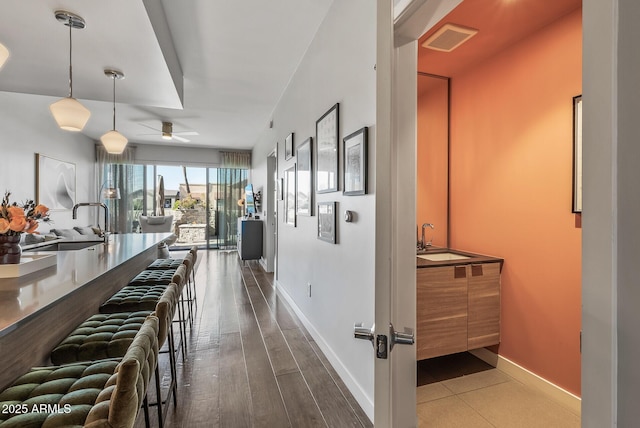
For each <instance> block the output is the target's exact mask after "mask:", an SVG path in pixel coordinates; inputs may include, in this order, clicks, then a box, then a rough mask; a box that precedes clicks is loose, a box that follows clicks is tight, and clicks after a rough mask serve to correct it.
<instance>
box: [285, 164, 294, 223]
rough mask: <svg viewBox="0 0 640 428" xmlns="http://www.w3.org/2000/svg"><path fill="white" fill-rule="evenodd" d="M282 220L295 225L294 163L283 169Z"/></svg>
mask: <svg viewBox="0 0 640 428" xmlns="http://www.w3.org/2000/svg"><path fill="white" fill-rule="evenodd" d="M284 222H285V224H288V225H290V226H293V227H296V165H295V164H294V165H293V166H291V167H289V168H287V169H286V170H285V171H284Z"/></svg>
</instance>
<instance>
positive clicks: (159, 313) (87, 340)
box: [51, 283, 179, 426]
mask: <svg viewBox="0 0 640 428" xmlns="http://www.w3.org/2000/svg"><path fill="white" fill-rule="evenodd" d="M177 290H178V287H177V285H176V284H173V283H172V284H169V286H168V287H167V288H166V290H165V292H164V293H163V294H162V296H161V298H160V300H159V301H158V303H157V305H156V307H155V311H154V312H149V311H138V312H122V313H113V314H96V315H93V316H91V317H89V318H88V319H87V320H86V321H84V322H83V323H82V324H80V325H79V326H78V327H77V328H76V329H75V330H74V331H73V332H72V333H71V334H70V335H69V336H67V338H66V339H64V340H63V341H62V342H61V343H60V344H59V345H57V346H56V347H55V348H54V349H53V351H52V352H51V361H52V362H53V364H56V365H62V364H69V363H77V362H80V361H96V360H101V359H106V358H122V357H123V356H124V355H125V354H126V352H127V351H128V349H129V347H130V346H131V344H132V342H133V341H134V340H135V337H136V336H137V334H138V332H139V331H140V329H141V328H142V326H143V324H144V322H145V320H146V317H148V316H149V315H154V316H156V317H157V318H158V320H159V322H158V338H157V343H158V347H159V348H162V347H163V345H164V343H165V341H166V340H167V338H168V348H169V350H168V353H169V367H170V373H171V383H170V384H169V392H168V394H167V400H166V401H165V402H166V403H167V404H168V403H169V401H170V399H171V395H172V394H173V405H174V407H176V406H177V374H176V362H175V352H174V350H175V344H174V340H173V324H172V319H173V316H174V313H175V308H176V306H177V305H178V299H179V295H178V291H177ZM156 397H157V399H156V404H157V405H158V418H159V420H160V425H161V426H162V423H163V420H164V418H163V416H162V414H163V412H162V410H163V409H162V402H163V401H162V392H161V390H160V373H159V369H158V370H157V371H156ZM164 414H165V415H166V414H167V412H166V409H165V411H164Z"/></svg>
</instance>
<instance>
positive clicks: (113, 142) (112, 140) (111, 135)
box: [100, 129, 129, 155]
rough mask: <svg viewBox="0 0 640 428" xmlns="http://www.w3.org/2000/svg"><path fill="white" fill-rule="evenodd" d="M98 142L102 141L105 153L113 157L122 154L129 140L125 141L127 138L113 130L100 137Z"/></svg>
mask: <svg viewBox="0 0 640 428" xmlns="http://www.w3.org/2000/svg"><path fill="white" fill-rule="evenodd" d="M100 141H102V144H103V145H104V148H105V150H106V151H107V153H110V154H113V155H119V154H121V153H122V152H124V148H125V147H127V143H128V142H129V140H127V137H125V136H124V135H122V134H121V133H119V132H118V131H116V130H115V129H114V130H113V131H109V132H107V133H106V134H104V135H103V136H102V137H100Z"/></svg>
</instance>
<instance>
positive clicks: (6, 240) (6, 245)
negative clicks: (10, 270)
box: [0, 235, 22, 265]
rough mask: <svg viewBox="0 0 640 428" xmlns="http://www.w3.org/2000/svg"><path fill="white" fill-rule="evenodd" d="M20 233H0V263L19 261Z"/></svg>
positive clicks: (20, 250)
mask: <svg viewBox="0 0 640 428" xmlns="http://www.w3.org/2000/svg"><path fill="white" fill-rule="evenodd" d="M21 255H22V248H21V247H20V235H0V265H11V264H18V263H20V256H21Z"/></svg>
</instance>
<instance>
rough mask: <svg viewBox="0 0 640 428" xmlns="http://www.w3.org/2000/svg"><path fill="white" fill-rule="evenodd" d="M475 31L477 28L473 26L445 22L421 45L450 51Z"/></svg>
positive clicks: (474, 33) (475, 32)
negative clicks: (467, 26)
mask: <svg viewBox="0 0 640 428" xmlns="http://www.w3.org/2000/svg"><path fill="white" fill-rule="evenodd" d="M477 33H478V30H474V29H473V28H465V27H461V26H459V25H455V24H445V25H443V26H442V27H441V28H440V29H439V30H438V31H436V32H435V33H433V34H432V35H431V36H430V37H429V38H428V39H427V40H425V41H424V43H422V46H423V47H425V48H429V49H434V50H436V51H443V52H451V51H452V50H454V49H455V48H457V47H458V46H460V45H461V44H463V43H464V42H466V41H467V40H469V39H470V38H471V37H473V36H475V35H476V34H477Z"/></svg>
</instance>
